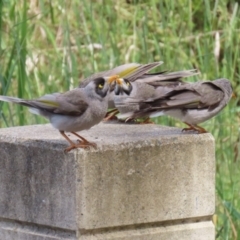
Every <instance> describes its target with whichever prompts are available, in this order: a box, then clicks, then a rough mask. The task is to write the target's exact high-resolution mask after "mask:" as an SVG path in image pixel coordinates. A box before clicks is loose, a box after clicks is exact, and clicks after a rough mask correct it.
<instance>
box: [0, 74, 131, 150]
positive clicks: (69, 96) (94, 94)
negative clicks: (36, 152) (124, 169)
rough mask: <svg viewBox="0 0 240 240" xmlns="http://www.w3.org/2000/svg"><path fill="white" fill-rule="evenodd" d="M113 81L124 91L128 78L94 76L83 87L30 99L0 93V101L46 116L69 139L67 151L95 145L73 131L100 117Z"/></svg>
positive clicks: (106, 104)
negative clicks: (21, 106) (76, 139)
mask: <svg viewBox="0 0 240 240" xmlns="http://www.w3.org/2000/svg"><path fill="white" fill-rule="evenodd" d="M114 82H115V84H116V86H115V88H116V93H117V94H120V93H121V92H125V93H128V89H130V87H129V85H130V84H129V82H128V81H127V80H124V79H119V78H118V76H117V75H114V76H111V77H98V78H95V79H94V80H92V81H90V82H89V83H88V84H87V85H86V86H85V87H84V88H75V89H73V90H71V91H68V92H65V93H53V94H47V95H44V96H42V97H40V98H38V99H34V100H24V99H20V98H15V97H7V96H0V101H5V102H13V103H17V104H20V105H24V106H27V107H29V108H30V112H32V113H34V114H38V115H41V116H43V117H45V118H47V119H48V120H49V121H50V122H51V124H52V125H53V127H54V128H56V129H58V130H59V132H60V133H61V135H62V136H63V137H64V138H65V139H66V140H67V141H68V142H69V143H70V146H69V147H68V148H66V149H65V152H69V151H70V150H72V149H75V148H88V147H89V146H93V147H96V144H95V143H91V142H89V141H87V140H86V139H85V138H83V137H81V136H80V135H79V134H77V133H76V132H78V131H82V130H85V129H89V128H91V127H92V126H94V125H96V124H98V123H99V122H100V121H101V120H102V119H103V118H104V116H105V114H106V112H107V109H108V97H109V88H110V85H111V84H112V83H114ZM65 132H71V133H72V134H74V135H75V136H77V137H78V138H79V140H78V143H74V142H73V141H72V140H70V139H69V137H68V136H67V135H66V134H65Z"/></svg>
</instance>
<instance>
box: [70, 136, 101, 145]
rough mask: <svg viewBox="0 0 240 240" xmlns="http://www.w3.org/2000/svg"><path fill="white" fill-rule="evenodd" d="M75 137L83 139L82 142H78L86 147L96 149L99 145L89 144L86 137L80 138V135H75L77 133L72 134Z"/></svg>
mask: <svg viewBox="0 0 240 240" xmlns="http://www.w3.org/2000/svg"><path fill="white" fill-rule="evenodd" d="M71 133H72V134H73V135H75V136H77V137H78V138H80V139H82V141H80V140H78V142H79V143H80V144H83V145H86V146H92V147H94V148H96V147H97V144H96V143H92V142H89V141H88V140H87V139H85V138H84V137H82V136H80V135H79V134H77V133H75V132H71Z"/></svg>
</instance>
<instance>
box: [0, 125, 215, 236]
mask: <svg viewBox="0 0 240 240" xmlns="http://www.w3.org/2000/svg"><path fill="white" fill-rule="evenodd" d="M80 134H82V136H83V137H85V138H87V139H88V140H90V141H93V142H96V143H97V145H98V148H97V149H96V150H95V149H90V150H87V151H86V150H83V149H78V150H74V151H72V152H70V153H68V154H64V153H63V149H64V148H65V147H66V145H67V142H66V141H65V140H64V139H63V138H62V136H61V135H60V134H59V133H58V131H56V130H55V129H53V128H52V127H51V126H50V125H33V126H25V127H15V128H6V129H0V153H1V155H0V192H1V194H0V220H1V219H2V220H1V222H2V225H1V224H0V239H19V240H22V239H29V240H35V239H126V240H128V239H177V238H174V236H175V235H176V234H178V233H179V234H180V233H181V234H182V235H181V236H187V238H182V239H203V238H200V236H198V235H199V233H200V232H202V233H206V234H207V235H206V236H208V237H206V238H204V239H214V227H213V224H212V223H211V216H212V215H213V213H214V210H215V149H214V139H213V137H212V135H211V134H200V135H198V134H194V133H182V132H181V130H180V129H177V128H169V127H161V126H158V125H149V124H148V125H133V124H100V125H97V126H95V127H93V128H92V129H90V130H89V131H83V132H81V133H80ZM72 138H73V139H75V138H74V137H72ZM16 224H18V225H17V226H16ZM166 224H167V225H166ZM153 225H154V227H153ZM13 229H14V230H13ZM25 229H27V231H25ZM166 230H168V231H166ZM170 233H171V234H172V235H168V234H170ZM1 234H2V235H1ZM3 234H5V235H6V236H11V234H17V235H16V236H17V237H16V236H15V237H14V238H11V237H4V238H1V236H3ZM21 234H23V237H22V236H21ZM24 234H25V235H26V236H28V238H26V237H25V235H24ZM119 234H120V235H119ZM128 234H130V235H131V237H133V236H134V238H129V237H128V236H127V235H128ZM134 234H135V235H134ZM174 234H175V235H174ZM191 234H192V235H191ZM165 235H166V236H167V237H168V238H167V237H165V238H164V236H165ZM12 236H13V235H12ZM169 236H171V237H170V238H169ZM176 236H177V235H176ZM191 236H192V237H191ZM193 236H198V237H199V238H194V237H193ZM41 237H44V238H41ZM160 237H161V238H160ZM178 239H181V238H178Z"/></svg>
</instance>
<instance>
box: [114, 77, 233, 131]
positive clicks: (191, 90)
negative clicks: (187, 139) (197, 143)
mask: <svg viewBox="0 0 240 240" xmlns="http://www.w3.org/2000/svg"><path fill="white" fill-rule="evenodd" d="M232 93H233V91H232V86H231V83H230V81H229V80H227V79H224V78H221V79H217V80H214V81H201V82H196V83H188V84H184V85H180V86H177V87H174V88H173V89H172V90H171V91H169V92H167V93H166V94H165V95H163V96H162V95H161V96H160V97H156V96H155V97H154V98H150V99H148V100H143V101H141V100H140V99H138V98H131V97H128V101H127V103H126V101H124V102H120V101H119V102H118V104H119V105H120V106H122V105H126V104H128V105H131V104H133V105H135V104H136V103H138V104H139V106H140V109H139V110H138V111H133V112H128V113H125V114H122V116H119V117H120V118H128V117H130V118H138V117H157V116H161V115H168V116H171V117H174V118H176V119H179V120H181V121H182V122H184V123H185V124H187V125H188V126H189V127H188V128H184V129H183V130H184V131H188V130H195V131H197V132H198V133H205V132H207V131H206V130H205V129H204V128H202V127H200V126H198V124H199V123H202V122H205V121H207V120H208V119H210V118H212V117H214V116H215V115H217V114H218V113H219V112H220V111H221V110H222V109H223V108H224V107H225V106H226V105H227V103H228V102H229V100H230V99H231V97H232ZM117 107H118V106H117Z"/></svg>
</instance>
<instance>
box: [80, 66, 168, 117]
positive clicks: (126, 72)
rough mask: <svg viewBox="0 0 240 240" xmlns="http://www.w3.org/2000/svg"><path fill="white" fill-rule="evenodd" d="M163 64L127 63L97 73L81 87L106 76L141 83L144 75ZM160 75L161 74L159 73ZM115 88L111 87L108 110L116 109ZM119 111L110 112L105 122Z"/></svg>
mask: <svg viewBox="0 0 240 240" xmlns="http://www.w3.org/2000/svg"><path fill="white" fill-rule="evenodd" d="M161 64H163V62H153V63H148V64H139V63H127V64H123V65H120V66H118V67H115V68H113V69H110V70H107V71H103V72H99V73H95V74H93V75H91V76H89V77H87V78H85V79H83V80H82V81H81V82H80V84H79V87H85V86H86V85H87V84H88V83H89V82H91V81H92V80H93V79H95V78H97V77H104V76H111V75H118V76H119V78H125V79H127V80H129V81H130V82H131V83H133V82H134V81H135V80H137V79H138V80H139V81H141V80H142V79H143V78H144V74H145V73H147V72H149V71H150V70H151V69H153V68H155V67H157V66H159V65H161ZM159 74H160V73H159ZM147 76H148V79H154V78H156V77H157V75H154V74H153V75H150V74H149V75H147ZM113 90H114V87H111V89H110V97H109V100H108V108H115V104H114V96H115V93H114V91H113ZM117 113H118V111H117V110H116V109H113V110H112V111H109V112H108V114H107V118H105V120H108V119H110V118H112V117H114V116H115V115H116V114H117Z"/></svg>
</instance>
